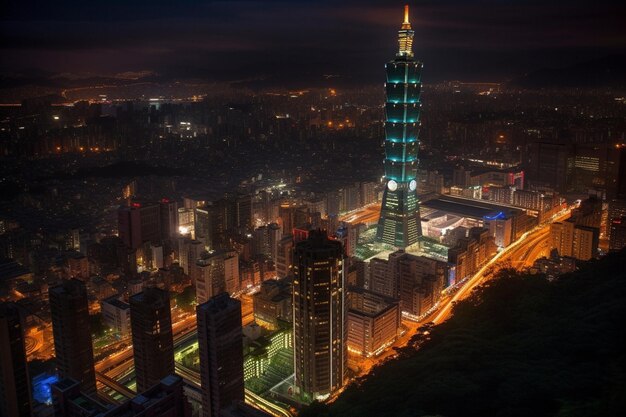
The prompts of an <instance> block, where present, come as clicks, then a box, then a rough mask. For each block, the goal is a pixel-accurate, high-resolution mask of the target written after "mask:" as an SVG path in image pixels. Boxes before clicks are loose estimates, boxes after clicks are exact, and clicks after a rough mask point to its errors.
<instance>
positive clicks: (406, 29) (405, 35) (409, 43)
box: [398, 4, 414, 56]
mask: <svg viewBox="0 0 626 417" xmlns="http://www.w3.org/2000/svg"><path fill="white" fill-rule="evenodd" d="M413 35H414V32H413V30H412V29H411V22H410V21H409V5H408V4H406V5H405V6H404V21H403V22H402V26H401V27H400V30H399V31H398V44H399V50H398V56H413Z"/></svg>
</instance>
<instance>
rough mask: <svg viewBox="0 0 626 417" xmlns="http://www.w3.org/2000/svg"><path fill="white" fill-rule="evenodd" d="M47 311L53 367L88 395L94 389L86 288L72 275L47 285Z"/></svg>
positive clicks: (91, 393) (93, 391) (94, 380)
mask: <svg viewBox="0 0 626 417" xmlns="http://www.w3.org/2000/svg"><path fill="white" fill-rule="evenodd" d="M48 294H49V296H50V313H51V314H52V334H53V336H54V350H55V357H56V367H57V372H58V374H59V377H60V378H72V379H75V380H76V381H78V382H79V383H80V385H81V390H82V391H83V392H85V393H87V394H89V395H95V393H96V373H95V369H94V360H93V345H92V343H91V328H90V319H89V303H88V299H87V289H86V288H85V284H84V283H83V282H82V281H79V280H77V279H71V280H67V281H64V282H63V283H62V284H60V285H57V286H55V287H52V288H50V290H49V292H48Z"/></svg>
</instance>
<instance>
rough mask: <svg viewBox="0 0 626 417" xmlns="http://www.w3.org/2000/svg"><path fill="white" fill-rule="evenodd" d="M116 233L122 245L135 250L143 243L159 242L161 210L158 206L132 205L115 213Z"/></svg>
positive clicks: (123, 207)
mask: <svg viewBox="0 0 626 417" xmlns="http://www.w3.org/2000/svg"><path fill="white" fill-rule="evenodd" d="M117 220H118V233H119V237H120V239H122V241H123V242H124V244H125V245H126V246H127V247H129V248H131V249H137V248H138V247H139V246H141V244H142V243H144V242H159V241H160V240H161V208H160V206H159V205H158V204H141V203H132V204H131V205H130V206H129V207H126V206H122V207H120V208H119V209H118V211H117Z"/></svg>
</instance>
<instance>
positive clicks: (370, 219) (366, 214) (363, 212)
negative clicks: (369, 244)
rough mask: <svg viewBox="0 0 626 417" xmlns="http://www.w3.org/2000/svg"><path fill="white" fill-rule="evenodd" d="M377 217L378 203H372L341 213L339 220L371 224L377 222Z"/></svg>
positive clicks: (378, 214)
mask: <svg viewBox="0 0 626 417" xmlns="http://www.w3.org/2000/svg"><path fill="white" fill-rule="evenodd" d="M378 217H380V203H372V204H368V205H367V206H365V207H361V208H359V209H357V210H353V211H351V212H348V213H346V214H344V215H342V216H341V217H339V220H340V221H342V222H346V223H350V224H359V223H364V224H366V225H372V224H375V223H378Z"/></svg>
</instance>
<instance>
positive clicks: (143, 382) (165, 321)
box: [130, 288, 174, 392]
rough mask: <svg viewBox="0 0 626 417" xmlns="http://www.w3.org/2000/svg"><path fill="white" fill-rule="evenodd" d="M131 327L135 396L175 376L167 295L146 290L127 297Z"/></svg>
mask: <svg viewBox="0 0 626 417" xmlns="http://www.w3.org/2000/svg"><path fill="white" fill-rule="evenodd" d="M130 324H131V328H132V332H133V351H134V358H135V375H136V377H137V392H142V391H147V390H148V389H149V388H151V387H152V386H153V385H155V384H158V383H159V381H160V380H161V379H163V378H165V377H166V376H167V375H169V374H173V373H174V341H173V338H172V316H171V311H170V297H169V294H168V293H167V291H164V290H161V289H159V288H146V289H145V290H144V291H143V292H140V293H138V294H135V295H133V296H132V297H130Z"/></svg>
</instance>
